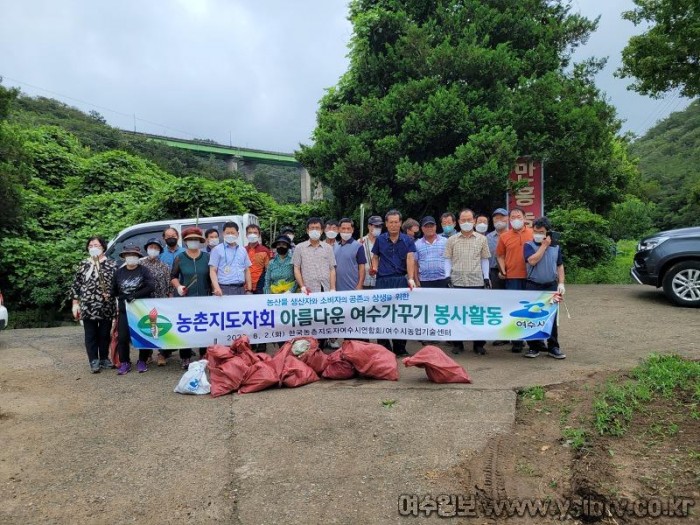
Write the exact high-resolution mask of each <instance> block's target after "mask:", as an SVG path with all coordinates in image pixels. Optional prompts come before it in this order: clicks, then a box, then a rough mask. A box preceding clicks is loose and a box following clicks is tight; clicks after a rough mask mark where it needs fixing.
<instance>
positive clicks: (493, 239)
mask: <svg viewBox="0 0 700 525" xmlns="http://www.w3.org/2000/svg"><path fill="white" fill-rule="evenodd" d="M491 219H492V220H493V227H494V230H493V231H492V232H489V233H487V234H486V240H487V241H488V243H489V251H490V252H491V259H490V260H489V272H490V273H489V275H490V278H491V288H492V289H494V290H504V289H505V287H506V286H505V282H504V281H503V279H501V278H500V277H499V275H498V274H499V269H498V258H497V257H496V248H497V247H498V239H499V238H500V236H501V234H502V233H503V232H504V231H506V230H507V229H508V212H507V211H506V210H504V209H503V208H497V209H495V210H494V211H493V213H492V214H491Z"/></svg>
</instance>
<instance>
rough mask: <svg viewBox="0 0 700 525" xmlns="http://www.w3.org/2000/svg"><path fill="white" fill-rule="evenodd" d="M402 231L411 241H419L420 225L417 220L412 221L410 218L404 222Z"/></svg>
mask: <svg viewBox="0 0 700 525" xmlns="http://www.w3.org/2000/svg"><path fill="white" fill-rule="evenodd" d="M401 231H402V232H404V233H405V234H406V235H408V236H409V237H410V238H411V239H413V242H415V241H416V240H418V237H419V234H420V224H418V221H417V220H416V219H412V218H410V217H409V218H408V219H406V220H405V221H403V224H402V225H401Z"/></svg>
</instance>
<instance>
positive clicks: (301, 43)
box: [0, 0, 688, 151]
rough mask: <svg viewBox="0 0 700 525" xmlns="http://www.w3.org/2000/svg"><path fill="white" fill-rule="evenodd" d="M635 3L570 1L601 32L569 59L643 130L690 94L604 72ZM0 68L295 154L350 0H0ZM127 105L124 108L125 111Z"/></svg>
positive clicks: (326, 81)
mask: <svg viewBox="0 0 700 525" xmlns="http://www.w3.org/2000/svg"><path fill="white" fill-rule="evenodd" d="M632 7H633V4H632V0H573V8H574V10H576V11H580V12H582V13H583V14H584V15H586V16H589V17H595V16H597V15H602V18H601V22H600V27H599V29H598V31H597V32H596V33H595V34H594V35H593V36H592V37H591V39H590V41H589V43H588V45H587V46H586V47H584V48H583V49H582V50H581V51H579V52H578V53H577V55H576V56H577V57H578V58H586V57H588V56H598V57H602V56H608V57H609V61H608V66H607V67H606V69H605V70H604V71H603V72H601V73H600V74H599V76H598V78H597V84H598V86H599V87H600V88H601V89H602V90H603V91H604V92H606V93H607V96H608V97H609V99H610V101H611V102H612V104H614V105H615V106H616V107H617V109H618V113H619V116H620V117H621V118H622V119H625V120H626V122H625V124H624V130H630V131H633V132H635V133H637V134H641V133H643V132H644V131H645V130H646V129H648V128H649V127H651V126H652V125H653V124H654V123H655V122H656V121H657V120H659V119H661V118H663V117H665V116H667V115H668V114H669V113H671V112H672V111H678V110H681V109H683V108H685V107H686V106H687V104H688V100H685V99H682V98H679V97H678V96H677V94H675V93H672V94H670V95H669V96H667V97H666V98H665V99H662V100H653V99H650V98H648V97H642V96H639V95H636V94H634V93H633V92H629V91H627V90H626V89H625V88H626V86H627V85H628V84H629V81H627V80H620V79H616V78H614V77H613V71H614V70H615V69H616V68H617V67H618V66H619V63H620V52H621V50H622V48H623V47H624V45H625V44H626V42H627V40H628V39H629V37H630V35H632V34H635V32H639V31H640V29H638V28H635V27H634V26H633V25H632V24H631V23H630V22H627V21H625V20H622V19H621V16H620V13H621V12H622V11H624V10H627V9H631V8H632ZM0 13H2V15H1V16H0V76H3V77H4V82H3V84H4V85H6V86H17V87H20V88H21V89H22V91H23V92H24V93H26V94H29V95H42V96H48V97H52V98H57V99H59V100H62V101H63V102H66V103H68V104H71V105H73V106H76V107H78V108H80V109H83V110H85V111H89V110H92V109H94V110H96V111H99V112H100V113H101V114H102V115H104V117H105V118H106V119H107V121H108V122H109V123H110V124H112V125H114V126H118V127H121V128H125V129H134V124H135V126H136V129H137V130H138V131H145V132H149V133H157V134H162V135H170V136H178V137H183V138H193V137H197V138H208V139H213V140H216V141H218V142H221V143H228V142H229V140H231V141H232V143H233V144H234V145H238V146H242V147H250V148H257V149H266V150H275V151H293V150H294V149H296V148H297V147H298V145H299V143H309V141H310V136H311V133H312V131H313V129H314V126H315V122H316V120H315V118H316V109H317V106H318V101H319V99H320V98H321V97H322V96H323V93H324V89H326V88H328V87H329V86H332V85H335V84H336V82H337V80H338V78H339V77H340V75H342V73H343V72H344V71H345V70H346V68H347V62H348V61H347V58H346V55H347V42H348V40H349V39H350V36H351V27H350V24H349V22H348V21H347V20H346V16H347V0H304V1H303V2H290V1H288V0H284V1H282V0H261V1H251V0H170V1H166V0H150V1H143V0H139V1H135V0H120V1H119V2H103V1H99V0H98V1H94V0H61V1H55V0H22V1H14V0H0ZM134 116H135V118H134Z"/></svg>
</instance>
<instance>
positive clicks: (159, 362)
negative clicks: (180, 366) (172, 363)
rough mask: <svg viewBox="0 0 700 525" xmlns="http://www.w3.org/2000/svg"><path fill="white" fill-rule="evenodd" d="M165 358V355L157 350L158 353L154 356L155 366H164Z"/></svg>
mask: <svg viewBox="0 0 700 525" xmlns="http://www.w3.org/2000/svg"><path fill="white" fill-rule="evenodd" d="M165 363H166V360H165V356H164V355H163V354H161V353H160V352H158V355H157V356H156V365H157V366H165Z"/></svg>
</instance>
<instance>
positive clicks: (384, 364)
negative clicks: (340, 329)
mask: <svg viewBox="0 0 700 525" xmlns="http://www.w3.org/2000/svg"><path fill="white" fill-rule="evenodd" d="M340 351H341V352H342V355H343V359H345V360H346V361H350V362H351V363H352V365H353V366H354V367H355V369H356V370H357V371H358V372H359V373H360V375H362V376H364V377H371V378H372V379H384V380H386V381H398V380H399V364H398V362H397V361H396V354H394V353H393V352H391V351H389V350H387V349H386V348H384V347H383V346H382V345H379V344H376V343H365V342H362V341H347V340H346V341H343V346H342V348H341V349H340Z"/></svg>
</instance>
